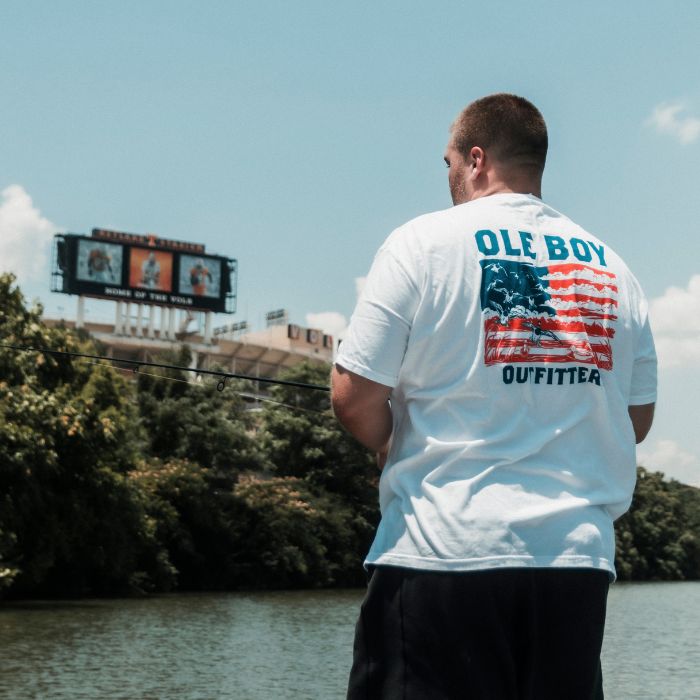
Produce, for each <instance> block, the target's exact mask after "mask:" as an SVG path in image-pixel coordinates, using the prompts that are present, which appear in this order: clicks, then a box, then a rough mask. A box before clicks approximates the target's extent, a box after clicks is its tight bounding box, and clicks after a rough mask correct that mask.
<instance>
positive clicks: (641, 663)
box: [0, 582, 700, 700]
mask: <svg viewBox="0 0 700 700" xmlns="http://www.w3.org/2000/svg"><path fill="white" fill-rule="evenodd" d="M362 595H363V591H357V590H352V591H295V592H268V593H212V594H177V595H168V596H158V597H154V598H148V599H142V600H129V599H127V600H81V601H71V602H42V601H39V602H24V603H5V604H3V605H2V607H0V698H2V699H3V700H5V699H7V700H29V699H30V698H31V699H36V700H54V699H55V700H64V699H65V700H69V699H70V700H174V699H177V700H273V699H276V698H280V699H283V700H286V699H288V698H289V699H297V698H298V699H299V700H307V699H308V700H333V699H335V698H338V699H340V698H343V697H344V694H345V684H346V680H347V674H348V671H349V668H350V662H351V656H352V637H353V632H354V625H355V619H356V616H357V612H358V609H359V604H360V602H361V600H362ZM572 634H575V630H572ZM603 673H604V678H605V691H606V697H607V698H608V700H626V699H627V698H630V699H635V700H698V699H700V583H698V582H693V583H655V584H616V585H614V586H613V587H612V589H611V591H610V597H609V602H608V625H607V628H606V635H605V642H604V646H603Z"/></svg>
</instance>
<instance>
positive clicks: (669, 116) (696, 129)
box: [647, 102, 700, 145]
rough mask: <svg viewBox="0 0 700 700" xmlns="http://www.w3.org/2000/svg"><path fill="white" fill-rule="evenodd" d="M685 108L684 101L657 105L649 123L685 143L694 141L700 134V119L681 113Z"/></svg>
mask: <svg viewBox="0 0 700 700" xmlns="http://www.w3.org/2000/svg"><path fill="white" fill-rule="evenodd" d="M685 109H686V106H685V104H684V103H683V102H671V103H662V104H659V105H656V107H654V111H653V112H652V114H651V116H650V117H649V119H648V122H647V123H648V124H651V126H653V127H655V128H656V129H657V130H658V131H660V132H661V133H662V134H670V135H671V136H673V137H674V138H676V139H678V140H679V141H680V142H681V143H682V144H684V145H685V144H689V143H693V142H694V141H697V139H698V137H699V136H700V119H699V118H698V117H695V116H692V115H687V114H686V115H681V112H683V111H684V110H685Z"/></svg>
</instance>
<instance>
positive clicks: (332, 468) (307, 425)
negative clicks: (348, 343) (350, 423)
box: [261, 363, 379, 523]
mask: <svg viewBox="0 0 700 700" xmlns="http://www.w3.org/2000/svg"><path fill="white" fill-rule="evenodd" d="M329 375H330V367H329V366H328V365H321V366H319V365H312V364H309V363H302V364H299V365H297V366H295V367H293V368H291V369H289V370H286V371H285V372H284V373H282V374H281V375H280V378H282V379H287V380H292V381H297V382H305V383H309V384H320V385H327V384H328V381H329ZM270 394H271V396H272V398H274V399H275V400H276V401H279V402H281V403H282V404H286V405H287V406H294V407H296V408H297V410H290V409H289V408H287V407H285V406H283V405H275V404H271V403H268V404H267V405H266V406H265V408H264V410H263V418H262V425H261V439H262V442H263V448H264V452H265V454H266V455H267V458H268V460H269V468H270V469H271V470H272V471H274V472H275V473H276V474H278V475H281V476H296V477H299V478H302V479H304V480H305V481H306V482H308V483H309V484H310V485H311V486H314V487H317V488H320V489H325V490H327V491H329V492H331V493H336V494H339V495H342V496H343V499H344V500H346V501H347V502H349V503H351V504H352V505H353V506H354V507H355V508H357V509H358V510H359V511H360V512H362V514H363V515H364V516H365V517H366V518H368V520H370V521H371V522H373V523H375V522H376V521H377V519H378V515H379V514H378V512H377V505H376V503H377V484H378V481H379V471H378V469H377V466H376V463H375V459H374V455H372V454H370V453H369V452H368V451H367V450H366V449H365V448H364V447H362V445H360V444H359V443H358V442H357V441H356V440H355V439H354V438H352V437H351V436H350V435H349V434H348V433H346V432H345V430H343V428H342V427H341V426H340V424H339V423H338V421H337V420H336V419H335V417H334V416H333V413H332V412H331V408H330V397H329V394H328V393H327V392H322V391H309V390H306V389H295V388H294V387H289V386H285V385H279V386H275V387H273V388H272V389H271V390H270Z"/></svg>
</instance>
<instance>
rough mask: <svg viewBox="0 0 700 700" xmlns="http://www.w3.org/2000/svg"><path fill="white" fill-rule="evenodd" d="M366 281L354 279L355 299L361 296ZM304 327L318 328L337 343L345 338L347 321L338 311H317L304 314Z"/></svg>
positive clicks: (364, 279)
mask: <svg viewBox="0 0 700 700" xmlns="http://www.w3.org/2000/svg"><path fill="white" fill-rule="evenodd" d="M366 280H367V278H366V277H355V295H356V297H357V299H359V298H360V294H362V290H363V288H364V286H365V282H366ZM306 325H307V326H309V327H310V328H319V329H320V330H322V331H323V332H324V333H327V334H328V335H332V336H333V338H334V339H335V340H336V341H337V340H342V339H343V338H344V337H345V331H346V330H347V328H348V319H347V318H346V317H345V316H344V315H343V314H341V313H340V312H339V311H319V312H316V313H308V314H306Z"/></svg>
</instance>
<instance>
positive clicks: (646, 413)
mask: <svg viewBox="0 0 700 700" xmlns="http://www.w3.org/2000/svg"><path fill="white" fill-rule="evenodd" d="M655 405H656V404H653V403H645V404H641V405H640V406H628V407H627V410H628V411H629V414H630V418H631V420H632V427H633V428H634V437H635V440H636V441H637V444H639V443H640V442H642V440H644V438H645V437H646V436H647V434H648V433H649V430H650V429H651V424H652V422H653V420H654V406H655Z"/></svg>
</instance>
